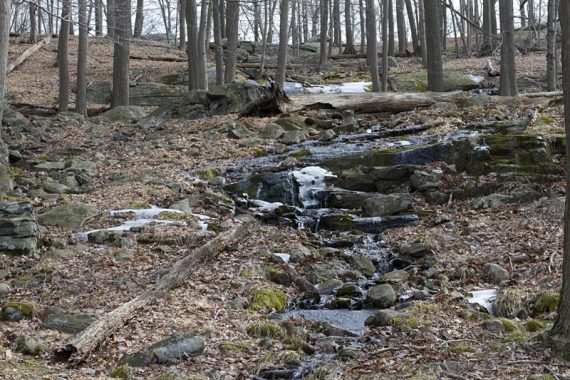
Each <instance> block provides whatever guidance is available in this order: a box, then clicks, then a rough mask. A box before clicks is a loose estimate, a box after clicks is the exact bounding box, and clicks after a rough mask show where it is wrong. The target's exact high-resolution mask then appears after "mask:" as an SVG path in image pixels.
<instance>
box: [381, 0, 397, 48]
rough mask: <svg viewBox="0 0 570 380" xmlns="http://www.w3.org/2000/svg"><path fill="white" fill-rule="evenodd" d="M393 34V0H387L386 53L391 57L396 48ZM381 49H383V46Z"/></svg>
mask: <svg viewBox="0 0 570 380" xmlns="http://www.w3.org/2000/svg"><path fill="white" fill-rule="evenodd" d="M394 34H395V33H394V0H388V55H389V56H391V57H393V56H394V53H395V50H396V49H395V47H394V46H395V42H394V40H395V39H396V37H395V35H394ZM382 49H384V47H383V46H382Z"/></svg>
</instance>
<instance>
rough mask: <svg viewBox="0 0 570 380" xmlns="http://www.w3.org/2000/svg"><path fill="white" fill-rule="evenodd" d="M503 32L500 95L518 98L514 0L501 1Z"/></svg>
mask: <svg viewBox="0 0 570 380" xmlns="http://www.w3.org/2000/svg"><path fill="white" fill-rule="evenodd" d="M499 7H500V17H501V31H502V34H503V44H502V45H501V77H500V78H501V80H500V84H499V95H502V96H517V95H518V91H517V78H516V68H515V39H514V34H515V30H514V29H515V28H514V23H513V0H500V2H499Z"/></svg>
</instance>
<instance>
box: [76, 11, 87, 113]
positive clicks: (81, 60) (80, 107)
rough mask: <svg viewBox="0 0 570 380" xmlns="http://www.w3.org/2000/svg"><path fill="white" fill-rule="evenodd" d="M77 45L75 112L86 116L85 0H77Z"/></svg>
mask: <svg viewBox="0 0 570 380" xmlns="http://www.w3.org/2000/svg"><path fill="white" fill-rule="evenodd" d="M78 15H79V47H78V51H77V87H76V97H75V112H77V113H78V114H80V115H83V116H87V34H88V33H89V31H88V30H87V28H88V25H87V1H86V0H78Z"/></svg>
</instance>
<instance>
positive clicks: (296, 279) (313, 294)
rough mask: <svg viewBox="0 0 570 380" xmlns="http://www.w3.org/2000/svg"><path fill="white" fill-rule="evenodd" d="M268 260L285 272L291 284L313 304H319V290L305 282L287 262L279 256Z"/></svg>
mask: <svg viewBox="0 0 570 380" xmlns="http://www.w3.org/2000/svg"><path fill="white" fill-rule="evenodd" d="M270 260H271V261H272V262H273V263H274V264H277V265H279V266H280V267H281V269H283V270H284V271H285V272H287V274H288V275H289V277H290V278H291V280H292V281H293V283H294V284H295V285H296V286H297V287H298V288H299V290H301V291H302V292H303V293H305V294H307V295H308V296H309V297H310V298H312V299H313V300H314V301H315V302H320V300H321V293H320V292H319V290H318V289H317V288H316V287H315V286H314V285H313V284H311V283H310V282H309V281H307V279H305V277H303V276H301V275H300V274H299V272H297V271H296V270H295V268H293V267H292V266H291V265H289V264H287V262H285V260H283V258H281V257H279V256H275V255H273V256H271V258H270Z"/></svg>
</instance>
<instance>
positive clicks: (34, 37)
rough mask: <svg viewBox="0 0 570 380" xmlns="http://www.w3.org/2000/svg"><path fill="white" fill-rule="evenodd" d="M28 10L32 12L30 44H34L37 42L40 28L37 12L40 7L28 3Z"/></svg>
mask: <svg viewBox="0 0 570 380" xmlns="http://www.w3.org/2000/svg"><path fill="white" fill-rule="evenodd" d="M28 8H29V10H30V43H32V44H33V43H36V41H37V33H38V28H37V26H36V25H37V24H36V11H37V9H38V6H37V4H36V3H34V2H30V3H28Z"/></svg>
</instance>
